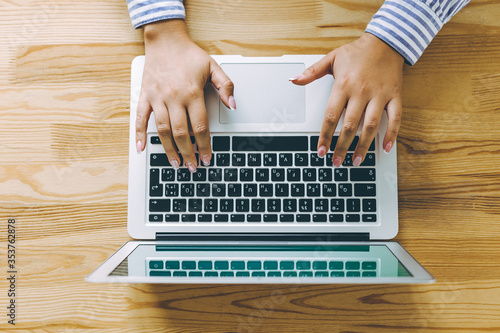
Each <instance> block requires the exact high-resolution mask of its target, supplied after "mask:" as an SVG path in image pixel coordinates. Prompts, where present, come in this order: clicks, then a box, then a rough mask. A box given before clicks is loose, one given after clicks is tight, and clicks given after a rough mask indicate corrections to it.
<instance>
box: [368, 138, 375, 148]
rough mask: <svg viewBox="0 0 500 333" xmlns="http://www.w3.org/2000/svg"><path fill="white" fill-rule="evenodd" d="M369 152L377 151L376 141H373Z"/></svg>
mask: <svg viewBox="0 0 500 333" xmlns="http://www.w3.org/2000/svg"><path fill="white" fill-rule="evenodd" d="M368 151H375V139H373V141H372V143H371V144H370V148H368Z"/></svg>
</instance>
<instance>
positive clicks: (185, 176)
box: [177, 168, 191, 182]
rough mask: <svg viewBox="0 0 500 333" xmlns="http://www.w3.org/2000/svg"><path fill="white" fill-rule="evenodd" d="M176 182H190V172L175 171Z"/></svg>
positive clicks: (186, 170) (185, 170) (184, 170)
mask: <svg viewBox="0 0 500 333" xmlns="http://www.w3.org/2000/svg"><path fill="white" fill-rule="evenodd" d="M177 181H179V182H189V181H191V171H189V170H188V169H184V168H183V169H179V170H177Z"/></svg>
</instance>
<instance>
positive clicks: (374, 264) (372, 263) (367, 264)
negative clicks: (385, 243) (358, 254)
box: [361, 261, 377, 269]
mask: <svg viewBox="0 0 500 333" xmlns="http://www.w3.org/2000/svg"><path fill="white" fill-rule="evenodd" d="M361 267H362V268H363V269H377V262H376V261H364V262H363V264H361Z"/></svg>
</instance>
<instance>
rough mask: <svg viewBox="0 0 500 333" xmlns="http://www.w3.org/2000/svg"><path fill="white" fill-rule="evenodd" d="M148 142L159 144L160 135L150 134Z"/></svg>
mask: <svg viewBox="0 0 500 333" xmlns="http://www.w3.org/2000/svg"><path fill="white" fill-rule="evenodd" d="M150 142H151V144H152V145H161V141H160V137H159V136H152V137H151V138H150Z"/></svg>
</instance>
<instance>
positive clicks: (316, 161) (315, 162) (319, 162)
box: [310, 153, 325, 166]
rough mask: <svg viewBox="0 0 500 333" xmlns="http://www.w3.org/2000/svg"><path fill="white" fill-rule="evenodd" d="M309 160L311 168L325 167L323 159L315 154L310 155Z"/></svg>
mask: <svg viewBox="0 0 500 333" xmlns="http://www.w3.org/2000/svg"><path fill="white" fill-rule="evenodd" d="M310 160H311V164H310V165H311V166H324V165H325V159H324V158H322V157H319V156H318V154H317V153H311V155H310Z"/></svg>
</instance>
